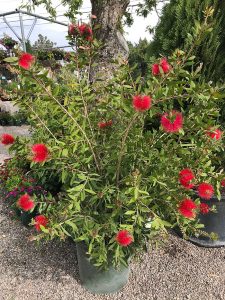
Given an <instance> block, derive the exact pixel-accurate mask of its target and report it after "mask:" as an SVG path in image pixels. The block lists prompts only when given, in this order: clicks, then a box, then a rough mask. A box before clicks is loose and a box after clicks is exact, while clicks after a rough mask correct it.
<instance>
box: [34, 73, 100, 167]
mask: <svg viewBox="0 0 225 300" xmlns="http://www.w3.org/2000/svg"><path fill="white" fill-rule="evenodd" d="M33 79H34V80H35V81H36V82H37V83H38V84H39V85H40V86H41V87H42V88H43V89H44V90H45V92H46V93H47V94H48V96H49V97H51V98H52V99H53V100H54V101H55V102H56V103H57V104H58V105H59V107H60V108H61V110H62V111H64V112H65V113H66V114H67V115H68V116H69V117H70V118H71V120H72V121H73V122H74V123H75V124H76V126H77V127H78V128H79V130H80V131H81V132H82V134H83V136H84V138H85V140H86V142H87V143H88V145H89V148H90V150H91V152H92V154H93V157H94V161H95V164H96V167H97V169H98V171H100V166H99V163H98V160H97V157H96V155H95V152H94V149H93V147H92V144H91V142H90V140H89V138H88V137H87V135H86V132H85V131H84V130H83V128H82V127H81V126H80V125H79V124H78V122H77V121H76V120H75V119H74V117H73V116H72V115H71V113H70V112H68V110H67V109H66V108H65V107H64V106H63V105H62V104H61V103H60V102H59V100H58V99H56V98H55V97H54V96H53V95H52V94H51V93H50V92H49V90H48V89H47V88H46V86H45V85H44V84H43V83H42V82H41V81H40V80H39V79H37V78H36V77H35V76H34V75H33Z"/></svg>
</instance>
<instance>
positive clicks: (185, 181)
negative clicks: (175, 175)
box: [179, 169, 195, 189]
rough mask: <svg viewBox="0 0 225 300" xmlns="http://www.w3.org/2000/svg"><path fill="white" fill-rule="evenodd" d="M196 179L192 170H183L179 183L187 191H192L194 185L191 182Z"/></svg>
mask: <svg viewBox="0 0 225 300" xmlns="http://www.w3.org/2000/svg"><path fill="white" fill-rule="evenodd" d="M193 179H195V175H194V173H193V172H192V171H191V170H190V169H183V170H181V171H180V173H179V181H180V183H181V184H182V185H183V187H185V188H186V189H191V188H193V187H194V184H193V183H191V181H192V180H193Z"/></svg>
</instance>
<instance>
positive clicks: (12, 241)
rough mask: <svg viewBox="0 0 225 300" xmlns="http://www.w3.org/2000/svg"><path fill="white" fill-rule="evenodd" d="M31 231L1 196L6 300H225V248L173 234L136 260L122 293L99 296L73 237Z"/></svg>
mask: <svg viewBox="0 0 225 300" xmlns="http://www.w3.org/2000/svg"><path fill="white" fill-rule="evenodd" d="M0 150H1V149H0ZM31 235H32V230H30V229H27V228H25V227H23V226H22V225H21V224H20V223H19V222H18V221H16V220H13V219H12V217H11V216H10V211H9V209H8V208H7V206H6V205H2V203H1V201H0V300H39V299H41V300H47V299H51V300H87V299H88V300H89V299H90V300H117V299H118V300H120V299H121V300H122V299H123V300H128V299H129V300H186V299H190V300H225V276H224V273H225V248H217V249H207V248H199V247H197V246H195V245H193V244H191V243H189V242H187V241H184V240H182V239H180V238H179V237H177V236H176V235H173V234H170V235H169V237H168V240H167V241H166V242H165V244H164V245H163V246H162V247H160V248H158V249H153V250H151V251H150V252H149V253H148V254H145V255H143V257H142V259H141V261H139V262H133V263H132V264H131V274H130V279H129V282H128V284H127V285H126V286H125V287H124V288H123V289H122V290H121V291H120V292H118V293H116V294H112V295H108V296H103V295H102V296H96V295H92V294H90V293H88V292H87V291H85V290H84V289H83V288H82V286H81V284H80V281H79V275H78V266H77V258H76V251H75V247H74V245H73V244H72V243H71V242H65V243H59V242H56V241H52V242H49V243H46V244H42V243H41V244H40V245H37V244H36V243H35V242H31V241H30V239H29V237H30V236H31Z"/></svg>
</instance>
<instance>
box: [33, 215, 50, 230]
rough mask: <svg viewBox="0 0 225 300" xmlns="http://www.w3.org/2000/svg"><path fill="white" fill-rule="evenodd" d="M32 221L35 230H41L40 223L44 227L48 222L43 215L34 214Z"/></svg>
mask: <svg viewBox="0 0 225 300" xmlns="http://www.w3.org/2000/svg"><path fill="white" fill-rule="evenodd" d="M34 221H35V223H34V226H35V228H36V230H37V231H41V225H42V226H43V227H46V226H47V224H48V219H47V218H46V217H45V216H43V215H39V216H36V217H35V218H34Z"/></svg>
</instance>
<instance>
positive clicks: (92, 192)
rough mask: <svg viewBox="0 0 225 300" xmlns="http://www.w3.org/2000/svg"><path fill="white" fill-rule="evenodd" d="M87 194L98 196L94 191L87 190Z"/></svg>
mask: <svg viewBox="0 0 225 300" xmlns="http://www.w3.org/2000/svg"><path fill="white" fill-rule="evenodd" d="M85 192H87V193H89V194H91V195H96V193H95V192H94V191H93V190H89V189H85Z"/></svg>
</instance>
